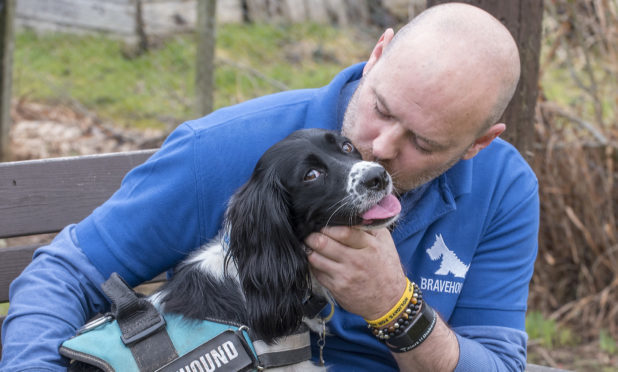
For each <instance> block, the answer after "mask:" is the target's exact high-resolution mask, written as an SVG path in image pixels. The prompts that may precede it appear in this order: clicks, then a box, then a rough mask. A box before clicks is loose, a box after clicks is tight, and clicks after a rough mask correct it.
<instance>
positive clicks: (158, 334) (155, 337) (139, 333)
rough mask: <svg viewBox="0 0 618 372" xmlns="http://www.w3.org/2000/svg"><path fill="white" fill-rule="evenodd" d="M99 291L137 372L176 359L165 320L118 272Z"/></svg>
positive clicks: (150, 369)
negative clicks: (120, 333)
mask: <svg viewBox="0 0 618 372" xmlns="http://www.w3.org/2000/svg"><path fill="white" fill-rule="evenodd" d="M101 288H102V289H103V292H104V293H105V295H106V296H107V297H108V298H109V300H110V301H111V302H112V307H111V313H112V314H113V315H114V317H115V318H116V321H117V322H118V327H119V328H120V331H121V332H122V336H121V339H122V342H123V343H124V344H125V345H126V346H127V347H128V348H129V349H130V350H131V353H132V354H133V357H134V358H135V361H136V363H137V366H138V367H139V369H140V371H153V370H155V369H156V368H157V367H159V366H161V365H163V364H167V363H168V362H170V361H172V360H174V359H175V358H177V357H178V354H177V353H176V349H175V348H174V345H173V344H172V341H171V340H170V338H169V335H168V334H167V332H166V330H165V319H163V316H162V315H161V314H160V313H159V312H158V311H157V309H156V308H155V307H154V305H152V303H150V301H148V300H146V299H144V298H140V297H138V296H137V294H136V293H135V292H134V291H133V290H132V289H131V288H130V287H129V286H128V285H127V283H126V282H125V281H124V280H123V279H122V278H121V277H120V276H119V275H118V274H117V273H113V274H112V275H111V276H110V278H109V279H108V280H107V281H106V282H105V283H103V284H102V286H101Z"/></svg>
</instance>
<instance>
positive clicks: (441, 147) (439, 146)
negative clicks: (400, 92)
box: [371, 88, 448, 151]
mask: <svg viewBox="0 0 618 372" xmlns="http://www.w3.org/2000/svg"><path fill="white" fill-rule="evenodd" d="M371 90H373V94H375V96H376V99H377V100H378V101H379V102H380V105H381V106H382V107H384V110H385V111H386V113H387V114H388V115H390V116H392V117H394V118H397V116H396V115H393V114H392V111H391V110H390V108H389V107H388V104H386V100H385V99H384V97H383V96H382V95H381V94H380V93H378V92H377V91H376V90H375V88H372V89H371ZM408 132H410V134H411V135H412V136H413V137H414V138H415V140H418V141H421V142H425V143H426V144H427V145H429V146H430V147H431V150H432V151H442V150H445V149H447V148H448V146H447V145H443V144H441V143H439V142H436V141H434V140H432V139H429V138H426V137H423V136H421V135H419V134H418V133H415V132H413V131H411V130H410V129H408Z"/></svg>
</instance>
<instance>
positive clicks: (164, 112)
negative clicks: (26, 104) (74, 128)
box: [13, 24, 370, 127]
mask: <svg viewBox="0 0 618 372" xmlns="http://www.w3.org/2000/svg"><path fill="white" fill-rule="evenodd" d="M15 45H16V47H15V53H14V63H13V70H14V71H13V95H14V96H15V97H26V98H27V99H31V100H36V101H44V102H51V103H54V102H62V103H67V102H71V101H78V102H79V103H81V104H82V105H84V106H86V107H87V108H88V109H90V110H92V111H94V112H96V113H97V115H99V116H100V117H102V118H104V119H106V120H109V121H112V122H115V123H117V124H120V125H124V126H131V127H161V126H162V123H163V122H165V121H168V122H169V121H175V122H176V123H180V122H182V121H184V120H187V119H190V118H193V117H194V115H195V114H194V111H193V100H194V98H193V97H194V87H193V81H194V74H195V69H194V67H195V43H194V39H193V36H192V35H182V36H176V37H173V38H170V39H168V40H166V41H165V42H164V43H162V44H161V45H159V46H158V47H156V48H152V49H151V50H150V51H148V52H147V53H145V54H142V55H140V56H138V57H136V58H127V57H125V54H126V53H124V51H126V50H127V47H126V46H125V45H124V44H123V43H122V42H119V41H115V40H110V39H107V38H105V37H103V36H75V35H65V34H52V35H49V36H41V35H36V34H35V33H33V32H22V33H19V34H18V35H17V37H16V43H15ZM369 47H370V45H366V44H363V43H361V42H359V41H356V40H355V39H354V35H353V34H352V32H351V31H350V30H345V29H337V28H331V27H324V26H321V25H315V24H298V25H289V26H276V25H260V24H253V25H222V26H220V27H218V29H217V46H216V56H217V68H216V72H215V96H214V106H215V108H219V107H222V106H227V105H230V104H234V103H238V102H242V101H244V100H247V99H250V98H253V97H256V96H260V95H263V94H268V93H272V92H276V91H279V90H281V88H280V86H279V85H280V84H273V83H272V82H271V81H269V80H268V79H274V80H277V81H278V82H280V83H281V84H283V85H285V86H286V87H288V88H289V89H295V88H309V87H318V86H322V85H324V84H326V83H328V82H329V81H330V79H332V77H333V76H334V75H335V74H336V73H337V72H338V71H339V70H340V69H341V68H342V67H344V66H347V65H349V64H352V63H355V62H358V61H361V60H363V59H364V58H365V57H366V56H368V54H369V51H370V49H369ZM264 76H266V77H267V78H264Z"/></svg>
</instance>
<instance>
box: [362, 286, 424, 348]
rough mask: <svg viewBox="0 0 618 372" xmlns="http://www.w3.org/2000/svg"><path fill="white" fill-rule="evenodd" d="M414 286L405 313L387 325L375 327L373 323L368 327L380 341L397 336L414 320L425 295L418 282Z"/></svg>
mask: <svg viewBox="0 0 618 372" xmlns="http://www.w3.org/2000/svg"><path fill="white" fill-rule="evenodd" d="M412 285H413V286H414V292H413V295H412V297H411V298H410V301H409V302H408V304H407V306H406V309H405V310H404V311H403V313H402V314H401V315H400V316H399V317H398V318H397V319H396V320H395V321H394V322H392V323H390V325H388V326H386V327H375V326H372V325H368V326H367V327H368V328H369V329H371V330H372V333H373V335H374V336H376V337H377V338H378V339H379V340H380V341H386V340H388V339H390V338H391V337H395V336H397V335H399V334H401V333H402V332H403V331H404V330H405V329H406V328H407V327H408V326H410V324H411V323H412V322H413V321H414V318H415V317H416V315H417V314H418V312H419V309H420V308H421V304H422V302H423V295H422V293H421V291H420V290H419V288H418V286H417V285H416V283H412Z"/></svg>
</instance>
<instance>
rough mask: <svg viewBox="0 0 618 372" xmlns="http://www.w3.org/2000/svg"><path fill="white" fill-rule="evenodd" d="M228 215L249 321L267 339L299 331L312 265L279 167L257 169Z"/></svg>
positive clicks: (231, 254)
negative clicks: (295, 225)
mask: <svg viewBox="0 0 618 372" xmlns="http://www.w3.org/2000/svg"><path fill="white" fill-rule="evenodd" d="M258 168H259V167H258ZM226 220H227V223H228V224H229V226H228V229H229V230H228V231H229V234H230V239H229V250H228V256H227V258H228V259H229V258H232V259H233V260H234V262H235V263H236V266H237V268H238V274H239V277H240V282H241V285H242V289H243V292H244V293H245V297H246V300H247V307H248V314H247V315H248V319H249V327H251V328H252V330H253V331H254V332H255V333H256V334H257V335H258V337H260V338H262V339H263V340H265V341H269V340H272V339H274V338H276V337H280V336H282V335H284V334H288V333H290V332H292V331H294V330H295V329H296V328H298V326H300V323H301V321H302V316H303V312H302V303H303V300H304V297H305V295H306V293H307V289H308V286H309V269H308V263H307V257H306V254H305V252H304V249H303V245H302V243H301V242H300V241H299V239H298V238H297V237H296V235H295V233H294V230H293V228H292V222H291V216H290V201H289V195H288V193H287V191H286V189H285V187H284V186H283V185H282V184H281V181H280V178H279V175H278V174H277V173H276V170H275V169H273V168H272V167H271V168H267V169H264V168H262V169H261V171H259V172H255V173H254V174H253V176H252V177H251V179H250V180H249V182H248V183H247V184H245V185H244V186H243V187H242V188H241V189H240V190H239V191H238V192H237V193H236V194H235V195H234V197H233V198H232V201H231V203H230V206H229V208H228V214H227V217H226Z"/></svg>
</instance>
